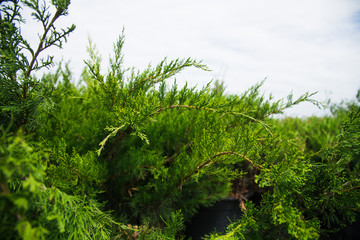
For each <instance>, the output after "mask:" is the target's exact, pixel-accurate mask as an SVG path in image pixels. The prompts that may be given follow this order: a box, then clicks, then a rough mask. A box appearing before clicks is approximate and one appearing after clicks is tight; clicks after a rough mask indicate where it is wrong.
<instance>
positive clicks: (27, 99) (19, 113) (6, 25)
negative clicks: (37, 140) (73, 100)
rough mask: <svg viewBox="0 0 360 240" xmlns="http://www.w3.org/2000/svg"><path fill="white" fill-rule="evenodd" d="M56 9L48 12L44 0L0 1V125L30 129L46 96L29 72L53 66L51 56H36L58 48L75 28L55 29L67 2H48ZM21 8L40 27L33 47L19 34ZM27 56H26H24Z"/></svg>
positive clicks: (65, 11) (73, 26) (21, 21)
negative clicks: (36, 42) (40, 31)
mask: <svg viewBox="0 0 360 240" xmlns="http://www.w3.org/2000/svg"><path fill="white" fill-rule="evenodd" d="M52 3H53V4H54V6H55V8H56V12H55V13H54V14H51V13H50V11H49V6H48V5H47V4H46V2H45V1H43V2H40V1H39V0H29V1H28V0H23V1H19V0H12V1H1V3H0V4H1V5H0V7H1V15H0V32H1V39H0V55H1V58H0V64H1V68H0V110H1V111H0V114H1V115H0V116H1V122H0V124H5V125H8V124H9V122H10V121H12V122H13V125H14V129H16V128H19V127H22V128H23V131H28V130H32V129H33V127H34V125H35V122H34V121H33V118H32V117H33V116H35V111H36V109H37V108H38V107H39V105H41V104H42V103H43V101H44V99H45V98H46V97H47V94H46V92H44V91H43V90H44V89H43V88H42V87H41V84H40V83H39V81H38V80H37V79H36V78H34V77H33V76H32V75H31V73H32V72H33V71H36V70H39V69H41V68H44V67H46V68H48V67H50V66H52V65H53V56H48V57H47V58H45V59H44V58H39V55H40V54H41V53H42V52H43V51H44V50H46V49H48V48H49V47H52V46H57V47H59V48H61V47H62V43H63V41H66V40H67V37H68V35H69V34H70V33H71V32H73V31H74V30H75V25H72V26H71V27H69V28H67V29H62V30H61V31H58V30H57V28H56V26H55V22H56V21H57V20H58V18H59V17H61V16H64V15H66V14H67V7H68V5H69V3H70V1H67V0H66V1H65V0H62V1H60V0H59V1H52ZM22 7H28V8H29V9H30V10H31V11H32V14H31V15H32V16H33V17H34V19H35V20H36V21H37V22H39V23H40V24H41V25H42V27H43V33H42V34H39V42H38V46H37V47H35V48H33V47H32V46H31V45H30V44H29V42H27V41H26V39H24V38H23V36H22V35H21V27H22V25H23V23H24V22H25V20H24V19H23V18H22V16H21V9H22ZM27 56H29V57H27Z"/></svg>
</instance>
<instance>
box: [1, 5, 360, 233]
mask: <svg viewBox="0 0 360 240" xmlns="http://www.w3.org/2000/svg"><path fill="white" fill-rule="evenodd" d="M46 3H47V2H46V1H44V2H40V1H35V0H33V1H1V27H0V31H1V34H2V35H1V69H0V87H1V88H0V94H1V95H0V96H1V98H0V101H1V103H0V108H1V112H0V114H1V115H0V117H1V119H0V125H1V126H2V128H1V129H7V130H1V138H0V141H1V148H0V154H1V155H0V159H1V165H0V167H1V171H0V177H1V178H0V186H1V195H0V200H1V202H0V207H1V215H2V216H3V219H2V222H1V223H2V225H1V227H0V235H1V236H7V237H8V238H9V239H21V238H23V239H117V238H121V239H184V236H182V232H183V231H184V223H185V222H188V221H189V220H190V219H191V217H192V216H193V215H194V214H195V213H196V212H197V210H198V209H199V207H201V206H210V205H212V204H213V203H215V202H216V201H217V200H219V199H222V198H225V197H227V196H229V194H230V193H232V194H233V195H236V196H238V197H239V198H240V197H241V196H240V195H241V194H242V192H240V193H239V192H236V190H235V189H237V187H239V186H236V183H239V182H241V181H239V179H244V178H245V180H244V181H243V182H247V183H248V184H249V186H250V185H252V186H256V188H257V189H261V193H263V195H262V201H261V203H260V204H259V205H255V204H253V203H252V202H251V201H249V202H246V203H245V204H244V205H243V209H244V216H243V218H242V219H241V220H239V221H238V222H234V223H232V224H231V225H230V226H229V228H228V231H227V232H226V233H225V234H223V235H220V234H212V235H210V236H208V237H209V238H210V239H291V238H294V239H316V238H318V237H319V234H323V235H324V234H326V233H327V232H328V230H331V229H333V228H334V229H335V228H337V227H338V226H342V224H347V223H348V222H347V220H349V221H350V222H351V221H353V220H355V218H356V211H359V207H360V206H359V202H360V201H359V194H358V190H359V187H358V186H359V172H360V171H359V170H360V169H359V168H360V166H359V163H358V161H357V159H358V157H359V149H360V148H359V147H360V146H359V126H360V125H359V107H358V105H357V104H355V103H354V104H352V105H351V111H349V110H348V109H338V110H337V111H336V113H337V114H336V115H334V117H324V118H320V119H318V118H309V119H306V120H301V119H285V120H274V119H273V118H272V116H273V115H275V114H281V113H282V112H283V111H284V110H285V109H286V108H290V107H292V106H293V105H296V104H299V103H301V102H304V101H310V102H313V103H314V104H317V105H319V103H317V102H316V101H314V100H312V99H311V97H312V96H313V94H309V93H305V94H304V95H302V96H300V97H299V98H298V99H295V100H294V99H293V96H292V95H289V97H288V98H287V100H279V101H274V100H273V99H272V97H270V98H266V97H265V96H264V95H262V94H261V92H260V88H261V85H262V83H260V84H257V85H255V86H253V87H252V88H250V89H249V90H247V91H245V92H244V93H243V94H242V95H227V94H225V93H224V87H223V85H222V84H220V83H218V82H216V83H215V86H214V87H213V88H212V87H211V84H208V85H207V86H204V87H203V88H201V89H199V88H189V87H188V86H187V85H186V84H185V85H184V86H181V87H179V86H178V85H177V84H176V81H174V80H173V77H174V76H175V75H176V74H177V73H179V72H181V71H183V70H185V69H187V68H189V67H195V68H199V69H202V70H205V71H206V70H208V69H207V67H206V66H205V65H203V64H202V63H201V62H199V61H197V60H194V59H191V58H188V59H175V60H168V59H166V58H165V59H164V60H163V61H161V62H160V63H159V64H157V65H155V66H152V65H149V66H148V67H147V68H146V69H145V70H142V71H140V70H137V69H135V68H126V67H124V62H123V61H124V57H123V53H122V49H123V45H124V35H123V34H122V35H121V36H120V37H119V39H118V40H117V41H116V43H115V45H114V55H113V56H112V57H111V58H110V60H109V63H110V64H109V66H110V67H109V69H108V71H106V72H105V73H102V72H101V56H100V55H99V54H98V53H97V51H96V49H95V46H94V44H93V43H92V42H91V41H90V42H89V55H90V58H89V60H87V61H85V63H86V65H87V69H85V70H84V72H83V74H82V76H81V82H80V83H79V84H78V85H76V84H74V83H73V82H72V81H73V80H72V76H71V72H70V71H69V67H68V65H67V64H65V66H62V64H60V65H59V66H58V68H57V70H56V71H55V72H53V73H48V74H45V75H44V76H43V77H42V78H41V79H37V78H36V77H34V76H32V75H31V73H32V72H33V71H35V70H38V69H40V68H42V67H49V66H50V65H52V58H51V57H49V58H46V59H45V60H41V59H39V58H38V55H39V53H40V52H42V51H43V50H45V49H47V48H48V47H50V46H58V47H61V46H62V43H63V41H65V40H66V38H67V36H68V35H69V34H70V33H71V32H72V31H73V30H74V27H73V26H72V27H70V28H68V29H66V30H61V31H58V30H57V29H56V27H55V25H54V22H55V21H56V20H57V19H58V18H59V17H60V16H62V15H66V14H67V12H68V7H69V4H70V1H67V0H63V1H60V0H59V1H51V4H52V5H53V6H54V7H55V9H56V10H55V13H54V14H50V12H49V9H48V8H47V5H45V4H46ZM21 6H23V7H29V8H30V9H32V10H33V16H34V17H35V19H37V20H38V21H39V22H40V23H41V24H42V25H43V27H44V33H43V34H42V35H40V39H39V46H38V48H37V49H34V50H33V49H32V48H31V47H30V46H29V44H27V42H26V41H25V40H24V39H23V38H22V36H21V34H20V27H19V26H21V24H22V19H21V14H20V7H21ZM25 52H28V53H30V55H29V58H28V57H27V56H28V55H26V54H25ZM348 113H349V115H348ZM340 126H341V127H340ZM339 129H340V130H339ZM243 187H244V186H243ZM245 187H246V186H245ZM247 190H248V191H252V189H250V188H249V189H247ZM245 208H246V210H245ZM5 233H6V234H5Z"/></svg>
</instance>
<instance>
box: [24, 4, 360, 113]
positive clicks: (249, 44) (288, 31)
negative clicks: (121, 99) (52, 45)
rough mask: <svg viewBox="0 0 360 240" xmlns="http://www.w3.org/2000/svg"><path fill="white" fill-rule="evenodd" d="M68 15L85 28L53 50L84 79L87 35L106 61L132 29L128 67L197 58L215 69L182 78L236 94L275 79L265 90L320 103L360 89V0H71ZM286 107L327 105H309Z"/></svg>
mask: <svg viewBox="0 0 360 240" xmlns="http://www.w3.org/2000/svg"><path fill="white" fill-rule="evenodd" d="M60 21H61V22H62V23H65V24H68V25H69V24H71V23H74V24H75V25H76V26H77V29H76V30H75V32H74V33H73V34H72V35H71V36H70V38H69V41H68V42H67V43H66V44H65V45H64V48H63V49H62V50H58V49H56V50H55V51H54V54H56V56H57V60H59V59H61V56H63V58H64V60H70V61H71V64H70V66H71V69H72V71H73V73H74V76H75V78H78V77H79V75H80V73H81V71H82V69H83V67H84V64H83V60H84V59H87V58H88V57H87V56H88V55H87V52H86V47H87V45H88V37H89V36H90V37H91V39H92V40H93V41H94V43H95V44H96V46H97V49H98V51H99V52H100V53H101V55H102V59H103V62H104V66H106V64H107V61H108V58H109V56H110V54H111V52H112V49H113V43H114V42H115V40H116V39H117V38H118V36H119V34H120V33H121V31H122V28H123V27H124V28H125V37H126V41H125V47H124V54H125V65H126V66H127V67H132V66H135V67H137V68H139V69H143V68H145V67H146V66H147V65H148V64H149V63H152V64H154V65H155V64H157V63H158V62H159V61H161V60H162V59H163V58H164V57H168V58H170V59H173V58H187V57H193V58H196V59H198V60H202V61H203V63H204V64H206V65H208V67H209V68H210V69H212V70H213V71H212V72H203V71H201V70H187V71H185V72H184V73H182V74H180V75H178V76H177V81H178V82H179V83H180V84H182V83H184V82H185V81H187V82H189V83H191V84H192V85H195V84H197V85H198V86H203V85H204V84H206V83H207V82H209V81H211V80H212V79H219V80H223V81H224V82H225V85H226V86H227V92H228V93H231V94H241V93H242V92H244V91H245V90H246V89H248V88H249V87H251V86H252V85H254V84H255V83H257V82H260V81H262V80H263V79H264V78H267V80H266V82H265V85H264V87H263V88H262V89H263V91H264V92H265V94H270V93H272V94H273V95H274V96H275V98H283V97H286V96H287V95H288V94H289V93H290V92H293V93H294V94H295V96H299V95H300V94H302V93H305V92H306V91H310V92H314V91H318V92H319V93H318V94H317V95H316V97H315V98H316V99H317V100H320V101H325V100H326V99H328V98H331V99H332V100H333V101H334V102H338V101H340V100H342V99H353V98H354V97H355V95H356V92H357V90H358V89H359V88H360V1H359V0H252V1H250V0H249V1H247V0H216V1H215V0H182V1H172V0H122V1H119V0H102V1H99V0H97V1H96V0H72V3H71V5H70V9H69V15H68V16H67V17H65V18H62V19H59V22H60ZM29 26H30V25H29ZM31 29H32V28H31V27H29V28H28V29H24V30H23V31H24V32H25V34H28V35H31V34H34V32H32V31H30V30H31ZM27 30H28V32H26V31H27ZM105 70H106V68H105V69H104V73H105ZM287 114H288V115H292V116H294V115H298V116H309V115H312V114H317V115H319V114H321V112H319V110H318V109H317V108H315V107H313V106H311V105H310V104H304V105H302V106H300V107H297V108H294V109H293V110H291V111H288V112H287Z"/></svg>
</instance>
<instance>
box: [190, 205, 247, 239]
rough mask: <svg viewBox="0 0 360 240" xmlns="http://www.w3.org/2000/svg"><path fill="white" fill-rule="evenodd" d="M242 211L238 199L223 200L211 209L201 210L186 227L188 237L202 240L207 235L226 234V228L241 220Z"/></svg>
mask: <svg viewBox="0 0 360 240" xmlns="http://www.w3.org/2000/svg"><path fill="white" fill-rule="evenodd" d="M241 215H242V211H241V209H240V207H239V202H238V201H237V200H236V199H223V200H221V201H219V202H217V203H216V204H215V205H214V206H212V207H209V208H200V209H199V212H198V213H197V214H196V215H195V216H194V217H193V218H192V220H191V223H190V224H188V226H187V227H186V236H187V237H191V238H192V240H201V237H203V236H204V235H205V234H210V233H212V232H214V230H215V229H216V231H217V232H218V233H225V230H226V227H227V226H228V225H229V224H230V223H231V222H234V221H236V220H238V219H240V217H241Z"/></svg>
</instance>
